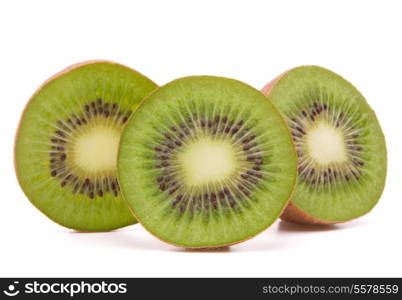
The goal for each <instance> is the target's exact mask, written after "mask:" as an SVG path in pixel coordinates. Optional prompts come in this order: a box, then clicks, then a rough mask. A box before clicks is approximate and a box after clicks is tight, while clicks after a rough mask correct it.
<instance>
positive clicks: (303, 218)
mask: <svg viewBox="0 0 402 300" xmlns="http://www.w3.org/2000/svg"><path fill="white" fill-rule="evenodd" d="M292 70H293V68H292V69H289V70H287V71H285V72H283V73H282V74H280V75H279V76H277V77H275V78H274V79H272V80H271V81H270V82H268V83H267V84H266V85H265V86H264V87H263V88H262V89H261V92H262V93H263V94H264V95H265V96H267V97H268V98H269V94H270V93H271V91H272V89H273V88H274V87H275V85H276V84H277V83H278V82H279V80H280V79H281V78H282V77H283V76H284V75H285V74H287V73H288V72H290V71H292ZM274 105H275V104H274ZM283 117H284V116H283ZM292 141H293V139H292ZM367 213H368V212H367ZM367 213H366V214H367ZM280 218H281V219H282V220H284V221H287V222H291V223H295V224H300V225H323V226H325V225H332V224H339V223H345V222H349V221H352V220H354V219H352V220H348V221H328V220H323V219H319V218H316V217H314V216H311V215H309V214H307V213H306V212H305V211H303V210H301V209H300V208H299V207H298V206H297V205H296V204H295V203H294V202H293V201H292V199H290V200H289V202H288V204H287V206H286V208H285V209H284V210H283V212H282V214H281V216H280Z"/></svg>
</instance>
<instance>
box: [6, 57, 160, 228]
mask: <svg viewBox="0 0 402 300" xmlns="http://www.w3.org/2000/svg"><path fill="white" fill-rule="evenodd" d="M96 63H108V64H114V65H119V66H123V67H125V68H128V69H130V68H129V67H127V66H125V65H122V64H119V63H116V62H114V61H111V60H106V59H92V60H87V61H82V62H79V63H75V64H72V65H70V66H68V67H66V68H64V69H62V70H61V71H59V72H57V73H55V74H54V75H52V76H50V77H49V78H48V79H46V80H45V81H44V82H43V83H42V84H41V85H40V86H39V87H38V88H37V89H36V91H35V92H34V93H33V94H32V96H31V97H30V98H29V100H28V102H27V103H26V104H25V107H24V109H23V111H22V113H21V117H20V121H19V123H18V126H17V130H16V134H15V136H14V149H13V152H14V159H13V162H14V170H15V175H16V178H17V181H18V182H20V181H21V180H20V179H21V178H20V176H21V175H20V174H19V172H18V167H17V166H18V163H17V140H18V138H19V136H20V128H21V125H22V120H23V116H24V115H25V112H26V111H27V109H28V107H29V104H30V102H31V100H32V99H34V98H35V96H36V95H37V94H38V93H39V92H40V91H41V90H42V89H43V88H44V87H45V86H47V85H48V84H49V83H51V82H52V81H53V80H55V79H57V78H59V77H61V76H63V75H64V74H66V73H68V72H70V71H73V70H75V69H77V68H80V67H82V66H86V65H91V64H96ZM133 71H134V70H133ZM135 72H137V73H139V74H141V73H140V72H138V71H136V70H135ZM141 75H142V74H141ZM144 77H145V76H144ZM148 79H149V78H148ZM154 84H155V86H156V87H157V85H156V83H154ZM156 89H157V88H156ZM116 180H118V178H116ZM22 190H23V192H24V194H25V196H26V197H27V198H28V200H29V201H30V203H31V204H32V205H33V206H34V207H35V208H36V209H37V210H39V211H40V212H41V213H43V214H44V215H45V216H46V217H47V218H48V219H49V220H51V221H53V222H54V223H56V224H58V225H60V226H62V227H65V228H68V229H72V230H76V231H78V232H100V231H101V232H104V231H112V230H115V229H118V228H120V227H116V228H110V229H109V230H103V229H100V230H98V229H87V228H79V227H71V226H68V225H66V224H63V223H60V222H58V221H57V220H56V219H54V218H51V217H50V216H48V215H47V214H45V213H44V212H43V211H42V210H41V208H40V207H38V206H37V205H36V204H35V203H34V202H33V201H31V199H30V198H29V197H28V195H27V194H26V193H25V191H24V189H22ZM120 197H121V198H122V200H123V202H124V203H126V202H125V201H124V196H123V195H122V193H121V194H120ZM129 211H130V210H129ZM130 212H131V211H130ZM136 223H138V221H137V219H135V217H134V215H133V220H132V221H131V222H130V223H128V224H126V225H125V226H129V225H133V224H136Z"/></svg>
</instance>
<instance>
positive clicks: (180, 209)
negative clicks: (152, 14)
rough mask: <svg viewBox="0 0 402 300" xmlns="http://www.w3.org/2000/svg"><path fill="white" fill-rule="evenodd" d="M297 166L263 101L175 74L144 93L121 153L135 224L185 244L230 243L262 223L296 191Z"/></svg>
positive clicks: (284, 131) (225, 85)
mask: <svg viewBox="0 0 402 300" xmlns="http://www.w3.org/2000/svg"><path fill="white" fill-rule="evenodd" d="M267 115H268V118H267V117H266V116H267ZM296 167H297V159H296V153H295V150H294V147H293V144H292V140H291V136H290V132H289V130H288V128H287V127H286V124H285V122H284V120H283V119H282V117H281V116H280V114H279V112H278V111H277V110H276V109H275V107H274V106H273V105H272V104H271V103H270V102H269V101H268V100H267V99H266V97H265V96H264V95H263V94H262V93H261V92H259V91H257V90H255V89H254V88H252V87H250V86H248V85H246V84H244V83H241V82H239V81H236V80H232V79H226V78H220V77H212V76H194V77H186V78H181V79H177V80H175V81H172V82H170V83H168V84H167V85H165V86H163V87H162V88H160V89H158V90H157V91H155V92H154V93H152V94H151V95H150V96H149V97H148V98H146V99H145V100H144V102H143V103H142V104H141V106H140V107H139V108H138V110H137V111H136V113H135V114H134V115H133V117H132V118H131V119H130V120H129V122H128V124H127V126H126V128H125V130H124V132H123V135H122V138H121V141H120V149H119V158H118V175H119V181H120V184H121V188H122V192H123V195H124V196H125V199H126V200H127V202H128V203H129V206H130V207H131V208H132V210H133V212H134V214H135V216H136V217H137V219H138V220H139V221H140V223H142V224H143V226H144V227H145V228H146V229H147V230H148V231H150V232H151V233H152V234H154V235H155V236H157V237H158V238H160V239H161V240H164V241H166V242H168V243H171V244H174V245H178V246H183V247H188V248H209V247H211V248H212V247H220V246H225V245H231V244H235V243H238V242H241V241H243V240H246V239H249V238H251V237H252V236H254V235H256V234H258V233H259V232H261V231H262V230H264V229H265V228H267V227H268V226H269V225H270V224H272V223H273V222H274V221H275V220H276V218H278V216H279V215H280V213H281V212H282V210H283V208H284V206H285V204H286V203H287V201H288V199H289V197H290V195H291V192H292V191H293V188H294V184H295V180H296V173H297V172H296Z"/></svg>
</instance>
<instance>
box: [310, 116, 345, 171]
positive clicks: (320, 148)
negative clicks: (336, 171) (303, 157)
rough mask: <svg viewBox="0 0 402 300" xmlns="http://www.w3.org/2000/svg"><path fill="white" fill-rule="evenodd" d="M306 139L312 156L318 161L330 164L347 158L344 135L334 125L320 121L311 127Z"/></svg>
mask: <svg viewBox="0 0 402 300" xmlns="http://www.w3.org/2000/svg"><path fill="white" fill-rule="evenodd" d="M306 139H307V148H308V151H309V153H310V156H311V157H312V158H313V159H314V160H315V161H316V162H317V163H319V164H321V165H329V164H331V163H341V162H344V161H346V160H347V153H346V146H345V140H344V135H343V133H342V131H341V130H339V129H337V128H335V127H334V126H331V125H330V124H327V123H325V122H320V123H318V124H317V125H316V126H314V127H312V128H311V129H309V131H308V133H307V136H306Z"/></svg>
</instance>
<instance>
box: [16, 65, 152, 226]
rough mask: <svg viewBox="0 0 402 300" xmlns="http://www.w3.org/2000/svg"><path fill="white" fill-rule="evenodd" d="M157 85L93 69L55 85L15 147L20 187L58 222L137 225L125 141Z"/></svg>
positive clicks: (47, 87) (44, 93)
mask: <svg viewBox="0 0 402 300" xmlns="http://www.w3.org/2000/svg"><path fill="white" fill-rule="evenodd" d="M155 88H156V85H155V83H153V82H152V81H151V80H149V79H148V78H146V77H145V76H143V75H141V74H139V73H138V72H136V71H134V70H131V69H129V68H127V67H125V66H123V65H119V64H116V63H112V62H107V61H91V62H85V63H81V64H78V65H74V66H72V67H69V68H67V69H65V70H64V71H62V72H60V73H58V74H56V75H55V76H53V77H52V78H50V79H49V80H48V81H47V82H45V83H44V85H43V86H42V87H41V88H40V89H39V90H38V91H37V92H36V93H35V94H34V95H33V97H32V98H31V100H30V101H29V103H28V104H27V106H26V108H25V111H24V113H23V115H22V118H21V122H20V126H19V129H18V132H17V136H16V144H15V166H16V173H17V177H18V181H19V183H20V185H21V187H22V189H23V191H24V192H25V194H26V196H27V197H28V198H29V200H30V201H31V202H32V203H33V204H34V205H35V206H36V207H37V208H38V209H39V210H40V211H42V212H43V213H44V214H45V215H47V216H48V217H49V218H50V219H52V220H53V221H55V222H57V223H59V224H61V225H63V226H65V227H68V228H73V229H77V230H83V231H105V230H111V229H116V228H119V227H122V226H126V225H130V224H133V223H135V222H136V220H135V218H134V217H133V215H132V214H131V212H130V211H129V209H128V207H127V205H126V203H125V202H124V201H123V199H122V197H121V192H120V187H119V184H118V181H117V174H116V164H117V153H118V145H119V140H120V135H121V132H122V130H123V127H124V126H125V124H126V122H127V120H128V118H129V117H130V116H131V114H132V112H133V111H134V110H135V109H136V107H137V105H138V104H139V102H140V101H141V100H142V99H143V98H144V97H145V96H147V95H148V94H149V93H150V92H151V91H153V90H154V89H155Z"/></svg>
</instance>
